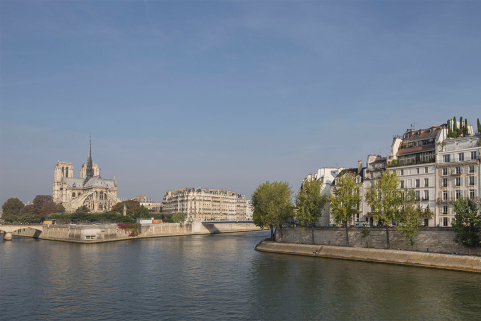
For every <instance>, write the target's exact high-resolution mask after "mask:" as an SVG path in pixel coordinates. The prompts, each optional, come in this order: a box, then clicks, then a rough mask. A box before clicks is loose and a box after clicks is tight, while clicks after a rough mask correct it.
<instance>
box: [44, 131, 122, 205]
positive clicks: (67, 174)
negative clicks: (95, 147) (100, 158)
mask: <svg viewBox="0 0 481 321" xmlns="http://www.w3.org/2000/svg"><path fill="white" fill-rule="evenodd" d="M53 201H54V202H55V203H57V204H62V205H63V206H64V207H65V210H66V211H67V212H75V211H76V210H77V209H78V208H79V207H81V206H84V205H85V206H87V208H88V209H89V210H90V212H103V211H110V210H111V209H112V206H114V205H115V204H117V203H119V202H120V200H119V199H118V198H117V181H116V180H115V176H114V179H103V178H101V177H100V169H99V166H98V165H97V164H95V163H92V140H91V139H90V142H89V156H88V158H87V163H84V164H82V167H81V168H80V178H74V177H73V166H72V163H70V162H61V161H58V162H57V165H55V172H54V179H53Z"/></svg>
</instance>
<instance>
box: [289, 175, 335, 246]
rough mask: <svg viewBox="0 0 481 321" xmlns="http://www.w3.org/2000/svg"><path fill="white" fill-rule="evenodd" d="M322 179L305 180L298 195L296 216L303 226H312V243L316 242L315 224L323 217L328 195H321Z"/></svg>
mask: <svg viewBox="0 0 481 321" xmlns="http://www.w3.org/2000/svg"><path fill="white" fill-rule="evenodd" d="M322 185H323V182H322V181H321V180H310V181H305V182H304V183H303V184H302V186H301V188H300V189H299V192H297V195H296V208H297V212H296V217H297V219H298V220H299V222H300V224H301V226H308V225H310V226H311V235H312V244H314V225H315V223H316V221H317V218H319V217H321V214H322V210H323V209H324V207H325V206H326V203H327V199H328V196H327V195H321V188H322Z"/></svg>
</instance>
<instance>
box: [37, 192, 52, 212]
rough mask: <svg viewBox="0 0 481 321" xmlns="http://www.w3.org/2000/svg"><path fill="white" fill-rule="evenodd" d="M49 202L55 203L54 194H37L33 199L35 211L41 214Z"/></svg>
mask: <svg viewBox="0 0 481 321" xmlns="http://www.w3.org/2000/svg"><path fill="white" fill-rule="evenodd" d="M47 203H53V205H54V206H55V203H54V202H53V198H52V195H37V196H35V198H34V199H33V213H34V214H37V215H40V213H41V210H42V207H43V206H44V205H45V204H47Z"/></svg>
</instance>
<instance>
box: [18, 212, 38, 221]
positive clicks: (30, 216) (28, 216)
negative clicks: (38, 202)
mask: <svg viewBox="0 0 481 321" xmlns="http://www.w3.org/2000/svg"><path fill="white" fill-rule="evenodd" d="M17 220H18V221H19V222H20V223H41V222H42V219H41V218H40V216H38V215H35V214H33V213H26V214H23V215H20V216H19V217H18V219H17Z"/></svg>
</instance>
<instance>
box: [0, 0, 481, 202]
mask: <svg viewBox="0 0 481 321" xmlns="http://www.w3.org/2000/svg"><path fill="white" fill-rule="evenodd" d="M480 12H481V1H436V0H431V1H409V0H407V1H389V0H385V1H273V0H271V1H160V0H159V1H154V0H150V1H109V0H103V1H102V0H101V1H85V0H84V1H80V0H79V1H23V0H15V1H13V0H1V1H0V203H1V204H3V203H4V202H5V201H6V200H7V199H8V198H11V197H17V198H19V199H20V200H21V201H23V202H25V203H26V202H27V201H31V200H33V198H34V197H35V195H48V194H50V195H51V194H52V182H53V174H54V173H53V169H54V167H55V164H56V162H57V161H58V160H60V161H69V162H72V163H73V166H74V174H75V175H74V177H79V171H80V166H81V164H82V163H85V162H86V161H87V156H88V143H89V134H90V133H91V135H92V158H93V161H94V162H95V163H97V164H99V167H100V168H101V176H102V177H103V178H113V177H114V176H115V178H116V179H117V182H118V196H119V197H121V198H133V197H136V196H139V195H145V196H147V197H148V198H152V199H154V200H156V201H161V200H162V197H163V195H164V194H165V192H166V191H167V190H173V189H176V188H181V187H193V186H196V187H208V188H220V189H229V190H233V191H236V192H238V193H242V194H246V197H247V198H248V199H250V195H251V194H252V192H253V191H254V190H255V189H256V188H257V186H258V185H259V184H261V183H264V182H265V181H287V182H288V183H289V184H291V186H292V188H293V190H294V191H296V190H297V189H298V188H299V186H300V184H301V182H302V180H303V178H304V177H306V176H307V175H308V174H310V173H314V172H317V169H318V168H320V167H327V166H329V167H334V166H343V167H346V168H349V167H357V161H358V160H363V161H364V162H365V161H366V159H367V155H368V154H379V153H380V154H381V155H383V156H386V155H387V154H389V153H390V147H391V143H392V138H393V136H394V135H401V134H403V133H404V132H405V130H406V129H407V128H410V126H411V124H413V126H414V127H415V128H416V129H418V128H426V127H430V126H433V125H439V124H442V123H445V122H446V120H447V119H450V118H452V117H453V116H456V117H459V116H462V117H463V118H467V119H468V122H469V124H472V125H476V118H478V117H481V54H480V52H481V19H479V13H480Z"/></svg>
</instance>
